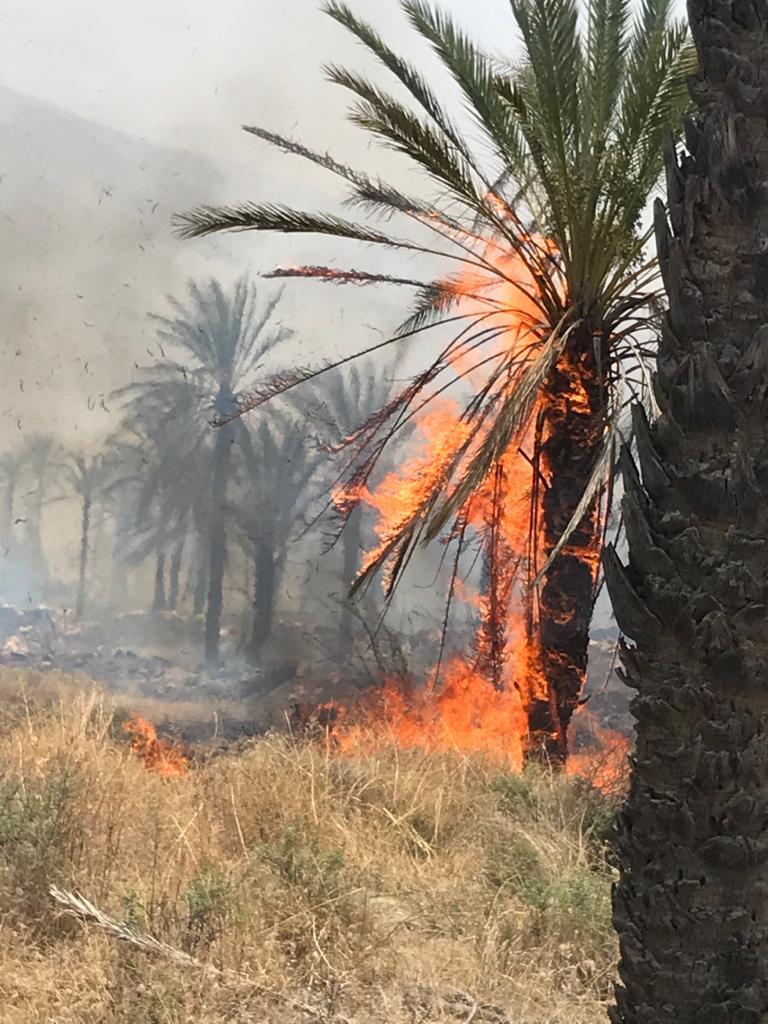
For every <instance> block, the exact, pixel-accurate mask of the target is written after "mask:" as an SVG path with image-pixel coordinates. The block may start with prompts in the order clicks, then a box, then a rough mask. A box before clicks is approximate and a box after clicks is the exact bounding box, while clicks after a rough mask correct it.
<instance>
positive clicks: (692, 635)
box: [605, 0, 768, 1024]
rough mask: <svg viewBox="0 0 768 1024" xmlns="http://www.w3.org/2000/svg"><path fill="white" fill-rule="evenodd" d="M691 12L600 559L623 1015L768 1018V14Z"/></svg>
mask: <svg viewBox="0 0 768 1024" xmlns="http://www.w3.org/2000/svg"><path fill="white" fill-rule="evenodd" d="M688 6H689V13H690V18H691V26H692V30H693V33H694V37H695V40H696V44H697V47H698V51H699V57H700V62H701V71H700V73H699V76H698V77H697V79H695V80H694V81H693V83H692V86H691V92H692V95H693V98H694V100H695V101H696V103H697V106H698V107H699V111H698V112H697V114H696V116H695V117H694V118H693V119H692V120H691V122H690V124H689V125H688V126H687V149H688V153H689V155H685V156H682V158H680V157H678V156H677V155H676V154H674V153H670V154H669V158H668V161H667V163H668V166H667V179H668V181H667V189H668V217H667V215H666V214H665V211H664V208H663V206H662V205H661V204H658V206H657V210H656V221H657V242H658V250H659V256H660V259H661V264H662V271H663V275H664V282H665V287H666V289H667V293H668V296H669V307H670V308H669V313H668V314H667V316H666V319H665V323H664V328H663V337H662V339H661V342H660V346H659V354H658V396H659V401H660V405H661V408H662V411H663V415H662V417H661V419H660V420H659V421H658V423H657V424H656V425H655V426H654V427H653V428H649V427H648V424H647V423H646V421H645V419H644V417H643V416H642V414H641V413H640V412H639V411H638V412H636V426H637V454H638V462H639V466H640V471H641V472H639V471H638V468H637V467H636V465H635V463H634V461H633V460H632V459H631V457H630V455H629V454H628V453H626V452H625V453H624V455H623V459H624V466H623V472H624V482H625V492H626V498H625V501H624V516H625V522H626V527H627V534H628V539H629V552H630V555H629V565H628V566H627V567H623V566H622V565H621V563H620V562H619V560H618V558H617V556H616V554H615V552H614V551H613V550H612V549H610V548H609V549H608V550H607V552H606V559H605V561H606V571H607V576H608V583H609V589H610V592H611V596H612V599H613V602H614V608H615V611H616V616H617V619H618V621H619V625H620V626H621V628H622V630H623V631H624V633H625V634H626V635H627V636H628V637H629V638H630V639H631V640H632V641H634V645H635V646H634V647H632V646H630V645H626V646H625V649H624V652H623V663H624V671H625V675H626V678H627V682H628V683H629V685H630V686H632V687H634V689H635V690H636V696H635V697H634V699H633V704H632V708H633V712H634V715H635V718H636V720H637V752H636V755H635V763H634V771H633V777H632V782H631V788H630V792H629V796H628V799H627V801H626V804H625V806H624V809H623V811H622V813H621V816H620V822H619V842H620V850H621V875H620V881H619V883H618V886H617V888H616V892H615V897H614V920H615V924H616V928H617V930H618V932H619V937H620V943H621V963H620V968H619V972H620V979H621V984H620V985H619V986H618V988H617V993H616V1000H617V1005H616V1007H615V1008H613V1010H612V1011H611V1020H612V1021H613V1022H614V1024H667V1022H669V1024H672V1022H674V1024H759V1022H763V1021H766V1020H768V832H767V831H766V824H767V823H768V546H767V538H768V426H767V424H768V420H767V418H766V413H767V412H768V410H766V395H768V120H767V119H768V6H767V5H766V3H765V0H760V2H758V0H689V5H688ZM641 474H642V482H641Z"/></svg>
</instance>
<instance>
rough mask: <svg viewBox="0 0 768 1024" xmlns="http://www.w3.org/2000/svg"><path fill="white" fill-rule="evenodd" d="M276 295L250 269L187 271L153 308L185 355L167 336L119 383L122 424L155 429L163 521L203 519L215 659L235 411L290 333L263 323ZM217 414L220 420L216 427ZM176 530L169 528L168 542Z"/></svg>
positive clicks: (239, 430)
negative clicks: (184, 291) (164, 306)
mask: <svg viewBox="0 0 768 1024" xmlns="http://www.w3.org/2000/svg"><path fill="white" fill-rule="evenodd" d="M279 299H280V296H279V293H278V294H275V295H274V296H273V297H272V298H270V299H269V300H268V302H267V303H266V304H265V305H264V307H263V309H261V310H260V309H259V308H258V303H257V295H256V291H255V289H254V288H253V286H252V285H251V284H249V282H248V280H247V278H246V277H242V278H240V279H239V280H238V281H237V282H236V284H235V286H234V287H233V289H232V290H231V291H230V292H227V291H225V290H224V288H223V287H222V285H221V284H220V283H219V282H217V281H215V280H211V281H209V282H207V283H206V284H204V285H198V284H196V283H195V282H193V281H190V282H189V285H188V299H187V303H186V304H185V303H182V302H180V301H178V300H177V299H174V298H169V300H168V301H169V303H170V305H171V310H172V312H171V314H170V315H168V316H154V317H153V321H154V323H155V325H156V327H157V332H158V337H159V339H160V340H161V342H165V343H167V344H169V345H171V346H173V348H175V349H176V350H177V351H179V352H180V353H181V354H182V355H183V361H182V359H180V358H179V359H173V358H170V357H168V356H166V355H165V350H164V349H163V348H162V345H161V346H160V358H159V359H158V360H157V361H156V362H155V363H154V364H153V365H152V366H150V367H147V368H145V369H144V370H143V371H142V372H141V378H140V380H138V381H137V382H135V383H134V384H131V385H128V386H127V387H125V388H123V389H121V391H120V392H118V395H119V396H120V397H122V398H123V399H124V401H125V403H126V405H125V410H124V426H125V427H126V429H132V430H134V431H136V432H139V433H143V434H144V435H145V436H146V435H147V432H149V437H148V440H149V443H150V444H151V445H153V446H154V449H155V453H154V454H153V455H152V460H153V463H154V473H153V474H152V475H151V477H148V478H147V480H145V484H144V490H145V497H146V500H148V501H149V503H150V504H151V501H152V500H155V501H157V502H158V508H159V509H160V510H161V511H160V518H161V520H162V521H163V522H165V523H171V524H176V523H177V522H184V521H185V520H184V517H183V513H184V512H192V513H193V515H194V514H195V513H197V515H196V521H197V523H198V524H200V525H201V527H202V525H203V524H204V527H203V528H204V530H205V541H204V543H205V570H206V571H205V579H206V580H207V598H206V617H205V658H206V661H207V662H208V663H209V664H216V663H217V662H218V659H219V636H220V632H221V619H222V611H223V601H224V589H223V588H224V574H225V569H226V564H227V520H228V496H229V487H230V483H231V480H232V477H233V473H234V471H235V464H234V455H235V452H234V449H235V447H236V446H239V447H241V446H242V444H243V441H244V439H245V436H246V433H247V429H246V427H245V425H244V424H243V423H241V422H240V421H239V420H237V419H233V418H232V417H233V416H234V414H235V412H236V410H237V396H238V394H240V393H241V392H244V391H246V390H247V389H248V387H249V386H250V385H251V384H252V380H253V375H254V374H255V372H256V370H257V368H258V367H259V364H260V362H261V360H262V359H263V358H264V357H265V356H266V355H267V354H268V353H269V352H270V351H271V350H272V349H273V348H275V346H276V345H278V344H279V343H280V342H282V341H284V340H285V339H287V338H288V337H290V336H291V334H292V332H291V331H290V330H289V329H288V328H286V327H284V326H282V325H280V324H277V325H275V326H274V327H271V328H270V329H269V331H267V330H266V328H267V324H268V323H269V321H270V319H271V318H272V316H273V314H274V312H275V309H276V308H277V304H278V302H279ZM212 420H216V421H218V422H219V426H218V427H217V428H215V429H214V428H213V427H212V425H211V421H212ZM163 482H165V483H163ZM180 482H181V483H182V484H186V485H187V486H181V487H180V486H179V483H180ZM158 487H159V488H160V490H159V492H158V490H157V488H158ZM147 488H149V491H148V492H147V490H146V489H147ZM150 495H152V496H153V497H150ZM201 505H204V512H201V511H200V506H201ZM180 517H181V518H180ZM178 539H179V538H178V536H175V537H172V536H171V535H170V534H166V536H165V537H164V543H163V545H162V549H163V550H164V548H165V543H167V542H178ZM155 542H156V541H155Z"/></svg>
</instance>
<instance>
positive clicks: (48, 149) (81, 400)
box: [0, 88, 243, 438]
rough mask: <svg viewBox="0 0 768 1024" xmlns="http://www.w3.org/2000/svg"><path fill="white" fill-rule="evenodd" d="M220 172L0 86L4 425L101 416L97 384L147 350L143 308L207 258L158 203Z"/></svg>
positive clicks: (89, 421)
mask: <svg viewBox="0 0 768 1024" xmlns="http://www.w3.org/2000/svg"><path fill="white" fill-rule="evenodd" d="M220 185H221V179H220V176H219V173H218V171H217V169H216V168H214V167H213V166H212V164H210V163H208V162H207V161H206V160H205V159H204V158H202V157H199V156H197V155H196V154H191V153H189V152H184V151H179V150H174V149H171V148H168V149H165V148H161V147H158V146H155V145H152V144H149V143H147V142H145V141H142V140H140V139H134V138H130V137H127V136H125V135H121V134H120V133H118V132H116V131H113V130H112V129H110V128H106V127H104V126H102V125H99V124H95V123H93V122H90V121H87V120H84V119H82V118H80V117H77V116H75V115H73V114H69V113H66V112H64V111H61V110H58V109H56V108H55V107H52V106H49V105H48V104H46V103H43V102H41V101H38V100H34V99H31V98H29V97H27V96H23V95H19V94H18V93H15V92H12V91H10V90H8V89H2V88H0V246H1V247H2V251H3V253H4V254H5V258H4V266H3V270H2V274H0V310H1V311H2V317H0V379H2V381H3V389H2V402H0V426H1V427H2V428H4V429H3V433H6V431H7V430H8V429H9V428H11V429H14V430H15V429H19V420H21V427H20V428H21V429H28V428H32V427H40V426H48V427H50V428H52V429H56V430H58V431H60V432H62V433H65V434H70V433H71V432H72V431H75V430H77V431H81V432H83V433H85V434H86V435H91V434H100V433H102V432H103V431H104V430H105V429H108V427H109V423H107V422H105V416H106V413H105V412H104V410H103V409H102V408H100V406H99V402H100V398H101V396H103V395H107V394H108V393H109V391H110V390H111V388H113V387H115V386H117V385H118V384H120V383H123V382H124V381H125V380H126V379H127V375H128V374H129V373H130V370H131V368H132V367H133V363H134V361H135V360H141V357H142V355H143V356H144V358H145V360H146V358H147V356H146V348H147V346H148V344H149V343H150V340H151V332H147V329H146V312H147V311H148V309H151V308H155V309H157V308H158V306H160V307H162V302H163V296H164V295H165V293H166V292H168V291H169V290H174V291H176V290H178V289H179V288H182V287H183V285H184V280H185V279H186V277H187V276H189V274H190V273H194V272H211V269H212V267H211V265H210V264H209V263H208V261H207V260H206V258H205V256H206V255H207V256H208V257H210V251H209V250H205V249H201V247H200V246H192V245H189V244H186V245H185V244H184V243H181V242H179V241H178V240H177V239H175V238H174V237H173V235H172V232H171V227H170V221H171V216H172V214H173V213H174V212H177V211H178V210H180V209H184V208H186V207H188V206H190V205H192V204H195V203H198V202H203V201H210V200H211V198H213V197H216V195H218V194H219V190H220ZM234 269H243V268H242V267H240V268H234ZM6 438H7V434H6Z"/></svg>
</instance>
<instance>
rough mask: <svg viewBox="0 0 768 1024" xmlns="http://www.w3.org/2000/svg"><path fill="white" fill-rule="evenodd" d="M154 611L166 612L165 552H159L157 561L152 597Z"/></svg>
mask: <svg viewBox="0 0 768 1024" xmlns="http://www.w3.org/2000/svg"><path fill="white" fill-rule="evenodd" d="M152 611H153V612H162V611H165V552H164V551H158V553H157V559H156V561H155V590H154V594H153V597H152Z"/></svg>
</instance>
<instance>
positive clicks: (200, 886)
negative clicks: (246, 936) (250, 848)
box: [182, 867, 233, 950]
mask: <svg viewBox="0 0 768 1024" xmlns="http://www.w3.org/2000/svg"><path fill="white" fill-rule="evenodd" d="M232 896H233V885H232V882H231V881H230V879H229V878H228V877H227V876H226V875H225V874H223V872H221V871H220V870H219V869H218V868H216V867H206V868H203V869H202V870H201V871H198V872H197V874H195V875H194V877H193V878H192V881H191V882H190V884H189V887H188V888H187V890H186V892H184V893H182V899H183V900H184V902H185V903H186V905H187V925H186V937H185V945H186V947H187V949H189V950H195V949H198V948H199V947H201V946H209V945H210V944H211V943H212V942H213V941H214V940H215V939H216V938H217V937H218V936H219V935H220V934H221V931H222V929H223V927H224V924H225V922H226V920H227V918H228V916H229V913H230V909H231V907H230V904H231V900H232Z"/></svg>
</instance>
